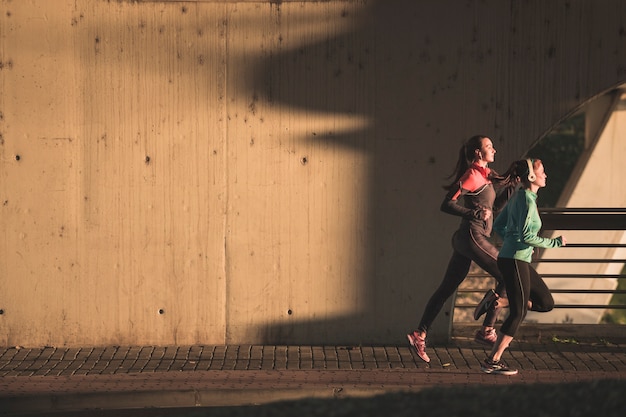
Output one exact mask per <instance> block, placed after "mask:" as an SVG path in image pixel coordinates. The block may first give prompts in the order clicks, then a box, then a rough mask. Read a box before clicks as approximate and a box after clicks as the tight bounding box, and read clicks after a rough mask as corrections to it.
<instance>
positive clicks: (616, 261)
mask: <svg viewBox="0 0 626 417" xmlns="http://www.w3.org/2000/svg"><path fill="white" fill-rule="evenodd" d="M544 262H545V263H555V262H560V263H586V264H589V263H598V264H604V263H607V264H623V263H626V259H561V258H553V259H537V260H536V261H533V263H544Z"/></svg>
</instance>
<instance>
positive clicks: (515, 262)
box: [481, 159, 566, 375]
mask: <svg viewBox="0 0 626 417" xmlns="http://www.w3.org/2000/svg"><path fill="white" fill-rule="evenodd" d="M515 164H516V172H520V173H522V175H520V183H521V184H522V188H520V189H519V190H518V191H516V192H515V194H513V196H512V197H511V199H510V200H509V202H508V203H507V205H506V206H505V207H504V209H503V210H502V212H501V213H500V215H499V216H498V217H497V218H496V220H495V221H494V224H493V228H494V230H495V231H496V233H498V234H499V235H500V236H501V237H502V239H503V243H502V248H501V249H500V253H499V254H498V268H499V269H500V271H501V272H502V275H503V278H504V285H505V286H506V292H507V294H508V298H509V309H510V311H509V316H508V317H507V318H506V320H505V321H504V323H503V324H502V327H501V329H500V334H499V335H498V340H497V341H496V343H495V344H494V346H493V349H492V351H491V354H490V355H489V357H488V358H487V359H485V362H484V363H483V365H482V366H481V370H482V371H483V372H486V373H489V374H500V375H515V374H517V370H516V369H509V368H508V367H507V366H506V365H504V364H503V363H502V362H501V361H500V358H501V357H502V354H503V353H504V351H505V350H506V349H507V348H508V346H509V344H510V343H511V341H512V340H513V337H514V336H515V333H516V332H517V329H518V328H519V326H520V324H521V323H522V321H523V320H524V317H525V316H526V313H527V311H528V310H529V309H530V310H532V311H539V312H546V311H550V310H552V308H553V307H554V299H553V298H552V294H551V293H550V289H549V288H548V286H547V285H546V283H545V282H544V281H543V279H542V278H541V276H539V274H538V273H537V271H536V270H535V268H533V266H532V265H531V260H532V255H533V251H534V248H556V247H560V246H564V245H565V243H566V241H565V238H564V237H563V236H559V237H557V238H555V239H551V238H545V237H541V236H539V235H538V233H539V231H540V230H541V218H540V217H539V211H538V209H537V191H538V190H539V189H540V188H543V187H545V186H546V179H547V178H548V176H547V175H546V173H545V170H544V167H543V163H542V162H541V160H539V159H534V160H533V159H526V160H521V161H517V162H516V163H515Z"/></svg>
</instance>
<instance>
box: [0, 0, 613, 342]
mask: <svg viewBox="0 0 626 417" xmlns="http://www.w3.org/2000/svg"><path fill="white" fill-rule="evenodd" d="M545 3H546V2H543V1H536V2H524V3H523V4H519V2H514V1H511V2H508V1H500V0H491V1H486V2H461V3H459V2H458V1H452V0H450V1H441V2H415V1H409V0H407V1H397V2H384V1H368V2H365V1H343V2H342V1H330V2H317V1H313V2H307V1H303V2H282V3H281V4H277V3H274V4H271V3H270V2H262V1H258V2H256V1H245V2H233V1H189V2H178V1H176V2H152V1H147V2H142V1H139V2H130V1H105V0H101V1H94V0H54V1H48V0H34V1H29V2H22V1H15V0H14V1H11V0H0V63H1V66H0V88H1V91H0V114H1V115H2V117H1V118H0V134H1V135H2V145H0V157H1V164H2V165H1V167H0V201H2V206H1V210H2V211H1V212H0V213H1V216H0V225H1V229H0V233H1V235H0V236H1V239H0V309H2V310H3V313H4V314H2V315H1V316H0V343H1V344H5V345H23V346H38V345H56V346H60V345H68V346H77V345H106V344H161V345H163V344H192V343H211V344H213V343H313V344H322V343H396V342H397V343H404V333H405V332H406V331H407V330H409V329H410V328H411V327H413V326H415V325H416V324H417V323H416V322H417V319H418V317H417V316H418V315H419V314H421V312H422V309H423V306H424V304H425V302H426V300H427V298H428V296H429V295H430V293H431V292H432V291H433V290H434V288H435V287H436V286H437V284H438V281H439V280H440V277H441V274H442V273H443V271H444V269H445V264H446V262H447V257H448V255H449V251H450V249H449V238H450V234H451V233H452V231H453V230H454V228H455V227H456V225H457V223H458V222H457V220H456V219H454V218H451V217H450V216H446V215H443V214H441V213H440V212H439V211H438V206H439V202H440V199H441V198H442V196H443V195H442V190H441V185H442V184H443V177H444V176H445V175H447V174H448V173H449V172H450V170H451V169H452V166H453V164H454V160H455V158H456V150H457V147H458V146H459V144H460V141H461V140H462V139H465V138H466V137H468V136H470V135H472V134H475V133H478V132H484V133H486V134H488V135H491V136H492V139H493V140H494V143H495V145H496V147H497V148H498V150H499V153H498V163H497V164H496V167H498V168H502V167H504V166H505V165H506V164H508V162H509V161H510V160H511V159H514V158H517V157H519V156H521V155H522V154H523V153H524V152H525V150H526V149H527V148H528V147H529V146H530V144H531V143H532V142H533V141H534V140H535V139H537V138H538V137H539V136H540V135H541V134H543V133H544V132H545V131H547V130H548V129H549V128H550V127H551V126H552V125H553V124H554V123H555V122H556V121H558V120H559V119H560V118H562V117H564V116H565V115H566V114H567V113H568V112H570V111H572V110H573V109H574V108H576V107H577V106H578V105H579V104H581V103H583V102H584V101H585V100H587V99H588V98H590V97H592V96H594V95H596V94H598V93H600V92H602V91H605V90H606V89H609V88H611V87H612V86H614V85H616V84H618V83H620V82H623V81H624V79H626V71H625V70H624V68H626V40H625V38H626V37H625V36H624V34H623V28H624V25H625V22H624V18H623V16H625V15H626V5H622V4H623V3H622V2H618V1H591V0H589V1H582V2H574V3H570V2H566V1H555V2H548V3H547V4H545ZM17 155H19V156H20V159H19V160H16V156H17ZM147 158H149V160H147ZM161 309H162V310H163V312H164V313H163V314H159V310H161ZM445 310H449V305H447V306H446V308H445ZM448 319H449V317H448V316H447V315H446V314H445V311H444V312H442V314H441V315H440V317H439V319H438V321H437V322H436V324H435V327H434V328H433V332H432V334H433V335H434V336H437V335H439V336H440V337H443V336H445V335H446V332H447V326H448Z"/></svg>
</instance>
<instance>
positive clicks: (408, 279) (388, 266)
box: [248, 2, 460, 344]
mask: <svg viewBox="0 0 626 417" xmlns="http://www.w3.org/2000/svg"><path fill="white" fill-rule="evenodd" d="M428 7H431V6H423V5H419V6H416V5H415V4H413V3H412V2H407V3H406V4H404V3H403V7H393V8H390V7H388V5H386V4H384V3H381V2H376V3H374V4H373V5H372V6H370V7H369V8H367V9H364V10H365V15H364V16H360V17H359V18H356V19H355V17H354V16H352V15H351V13H355V12H354V11H350V10H343V11H342V12H341V16H338V17H337V18H338V19H352V21H354V22H355V23H356V25H355V28H354V29H353V30H352V31H350V32H348V33H344V34H341V35H338V36H328V37H327V38H325V39H323V40H320V41H318V42H314V43H310V44H304V45H301V46H299V47H298V48H295V49H288V50H284V51H281V52H279V53H276V54H272V55H270V56H267V57H265V59H263V60H262V61H261V62H259V64H258V65H257V66H256V67H255V68H254V70H253V73H254V74H255V75H254V79H253V80H252V84H251V85H249V86H248V87H249V90H251V91H253V92H254V93H255V94H258V95H259V96H260V97H261V98H262V99H264V100H266V101H267V102H268V103H270V105H282V106H286V107H287V106H288V107H289V108H295V109H304V110H306V111H310V112H315V113H318V112H323V113H326V114H329V115H330V114H334V115H348V116H362V117H365V118H366V119H368V120H369V121H370V123H369V124H368V125H367V127H365V128H363V129H362V130H357V131H350V132H341V133H338V132H325V133H324V132H322V133H319V132H309V133H307V134H305V135H303V136H302V137H300V138H297V140H300V141H303V142H307V141H313V142H319V143H320V144H329V143H331V144H333V146H335V147H336V146H341V147H344V148H346V149H349V150H351V151H353V152H358V153H361V154H364V155H366V156H367V157H368V158H369V160H370V161H371V163H370V164H369V165H368V166H369V168H368V172H367V173H366V174H365V176H366V181H367V185H366V192H367V193H368V195H367V197H366V201H367V203H366V207H363V208H362V210H364V212H366V213H367V218H366V219H365V220H364V221H363V227H364V230H358V231H355V234H357V233H358V234H359V235H360V236H361V238H360V239H361V242H360V246H359V250H360V251H361V253H360V254H359V255H358V259H359V260H360V262H362V264H360V265H359V270H360V271H363V272H362V275H361V276H358V277H357V282H355V283H352V285H356V286H357V287H358V288H359V294H360V295H359V296H360V297H361V298H360V299H359V300H358V306H359V310H358V311H355V312H354V313H352V314H347V315H339V316H335V317H326V318H323V319H319V320H314V319H307V320H298V319H296V318H290V319H289V320H288V321H287V322H284V323H268V324H267V325H266V326H265V328H262V329H259V332H260V337H261V338H262V339H263V342H264V343H265V344H277V343H280V344H301V343H309V344H329V343H330V344H355V343H367V344H381V343H400V342H402V343H404V342H405V333H406V332H407V330H409V329H410V328H412V326H415V325H416V324H417V323H416V322H417V319H418V315H419V314H421V309H422V308H423V306H424V304H425V302H426V301H427V297H428V296H430V293H431V291H432V290H434V287H435V286H436V284H437V283H438V281H439V276H438V273H437V272H436V273H435V274H434V275H436V276H434V277H433V273H432V271H439V270H440V269H441V271H442V268H443V267H444V266H445V265H444V263H445V262H446V260H447V256H448V253H445V254H435V253H432V249H431V248H432V247H441V246H442V245H444V246H445V245H446V244H447V242H448V240H449V232H444V233H443V234H441V236H439V235H436V236H432V232H430V231H431V230H432V227H433V226H432V222H433V221H435V222H436V221H437V217H436V216H439V215H440V213H439V199H440V198H441V197H442V194H441V193H440V194H437V195H436V196H435V197H430V196H428V195H427V194H426V191H425V189H428V187H425V189H422V188H421V187H420V180H419V179H420V178H429V181H431V182H435V183H436V186H435V187H438V186H439V185H440V183H441V181H443V179H441V178H440V177H441V172H442V171H441V167H439V166H437V163H436V161H437V160H438V158H439V157H438V153H440V152H441V148H442V147H441V144H440V143H437V142H436V141H433V140H430V139H426V138H429V137H432V136H431V133H432V130H433V129H435V127H433V126H432V124H431V123H430V122H429V120H430V119H431V118H434V117H435V115H436V113H437V111H438V110H437V108H436V107H435V106H429V105H428V102H429V96H430V95H432V94H436V92H434V91H432V90H433V88H435V89H436V88H447V87H445V86H444V85H443V84H445V81H441V80H445V79H450V77H451V75H446V74H442V73H441V69H440V68H439V66H440V64H441V63H440V62H438V61H436V60H433V59H430V58H429V57H430V56H435V55H436V52H435V51H432V50H430V48H434V47H433V46H432V45H429V42H428V41H424V39H423V36H424V33H423V32H419V33H418V32H417V31H416V28H417V27H424V26H425V25H426V26H427V22H428V21H429V19H431V17H430V16H431V15H432V14H431V13H429V11H428V10H426V9H427V8H428ZM432 7H435V8H436V7H437V6H432ZM273 11H274V12H275V13H277V14H280V13H281V11H280V6H275V7H274V8H273ZM418 12H419V13H418ZM435 12H437V13H441V11H439V10H436V11H435ZM435 14H436V13H435ZM448 19H449V20H448V22H447V24H446V25H443V27H441V25H439V26H438V27H437V29H433V30H438V31H441V30H446V28H447V27H448V25H451V26H454V25H455V22H454V21H453V19H452V18H450V16H448ZM457 19H460V17H459V18H457ZM452 41H453V42H456V41H455V40H454V39H452ZM279 51H280V48H279ZM428 74H430V75H428ZM433 74H434V75H433ZM433 77H434V78H433ZM442 83H443V84H442ZM433 86H434V87H433ZM448 87H449V86H448ZM455 147H456V146H455ZM444 152H447V153H449V151H448V150H444ZM455 153H456V150H454V151H452V154H455ZM350 169H351V167H350V166H345V167H343V168H340V171H341V170H350ZM445 169H448V168H447V167H446V168H445ZM339 175H341V173H340V174H339ZM440 180H441V181H440ZM432 188H433V186H430V189H432ZM347 220H348V219H346V221H347ZM442 227H443V228H445V225H444V226H442ZM428 235H429V236H428ZM426 236H428V237H427V238H426ZM357 244H359V242H357ZM440 260H441V261H440ZM346 267H347V268H349V267H350V265H348V266H346ZM422 273H424V274H426V277H424V278H422V277H421V276H420V275H421V274H422ZM449 314H450V306H449V305H448V306H447V307H445V308H444V310H443V311H442V313H441V314H440V317H439V318H438V320H440V321H442V324H443V323H444V322H445V323H446V324H447V322H448V320H449ZM441 327H443V328H445V327H446V325H445V324H444V325H443V326H441ZM433 333H434V334H431V339H432V338H437V337H438V335H437V332H436V331H433Z"/></svg>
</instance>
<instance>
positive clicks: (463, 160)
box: [443, 135, 489, 190]
mask: <svg viewBox="0 0 626 417" xmlns="http://www.w3.org/2000/svg"><path fill="white" fill-rule="evenodd" d="M486 138H489V136H485V135H474V136H472V137H471V138H469V139H468V140H466V141H465V142H463V145H462V146H461V149H459V158H458V159H457V161H456V166H455V167H454V171H452V174H450V175H449V176H447V177H446V178H447V179H449V178H454V181H452V182H451V183H450V184H448V185H446V186H444V187H443V188H445V189H446V190H450V189H451V188H453V187H454V186H455V185H456V184H458V182H459V180H460V179H461V177H462V176H463V174H465V171H467V170H468V169H469V167H470V166H471V165H472V163H473V162H474V158H475V157H476V150H477V149H478V150H480V148H481V147H482V146H483V139H486Z"/></svg>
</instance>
